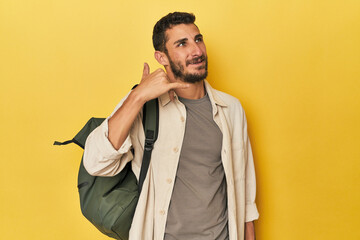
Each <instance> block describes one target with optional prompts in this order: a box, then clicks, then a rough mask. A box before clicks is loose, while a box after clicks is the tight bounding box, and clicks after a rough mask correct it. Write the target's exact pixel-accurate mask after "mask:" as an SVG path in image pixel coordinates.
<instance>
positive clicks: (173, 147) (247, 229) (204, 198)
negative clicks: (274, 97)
mask: <svg viewBox="0 0 360 240" xmlns="http://www.w3.org/2000/svg"><path fill="white" fill-rule="evenodd" d="M194 21H195V16H194V15H192V14H189V13H179V12H175V13H170V14H168V15H167V16H165V17H163V18H162V19H160V20H159V21H158V22H157V23H156V25H155V27H154V32H153V44H154V48H155V58H156V60H157V61H158V62H159V63H160V64H161V65H163V66H164V68H165V71H163V70H162V69H160V68H159V69H157V70H156V71H154V72H152V73H150V70H149V66H148V65H147V64H146V63H145V64H144V70H143V77H142V79H141V82H140V84H139V85H138V86H137V87H136V88H135V89H134V90H132V91H131V92H130V93H129V94H128V96H127V97H126V98H124V99H123V100H122V101H121V102H120V103H119V104H118V106H117V107H116V109H115V111H114V112H113V114H112V115H111V116H110V117H109V118H107V120H105V121H104V123H103V124H102V125H101V126H99V127H98V128H97V129H95V130H94V131H93V132H92V133H91V134H90V135H89V137H88V139H87V141H86V146H85V154H84V166H85V168H86V169H87V171H88V172H89V173H90V174H92V175H99V176H112V175H115V174H117V173H119V172H120V171H121V170H122V169H123V167H124V166H125V165H126V163H128V162H129V161H132V170H133V171H134V173H135V175H136V176H137V178H139V173H140V167H141V161H142V155H143V149H144V146H143V143H144V140H145V139H144V131H143V127H142V111H141V110H142V107H143V105H144V103H145V102H146V101H148V100H151V99H154V98H158V101H159V112H160V113H159V115H160V116H159V118H160V123H159V135H158V140H157V141H156V143H155V145H154V150H153V152H152V157H151V162H150V166H149V170H148V173H147V176H146V179H145V181H144V184H143V188H142V192H141V195H140V199H139V202H138V205H137V208H136V211H135V215H134V218H133V222H132V226H131V230H130V240H152V239H154V240H158V239H165V240H172V239H186V240H191V239H196V240H202V239H204V240H210V239H216V240H220V239H221V240H223V239H230V240H232V239H246V240H250V239H255V232H254V224H253V220H255V219H257V218H258V216H259V214H258V211H257V208H256V204H255V192H256V189H255V184H256V183H255V172H254V163H253V157H252V152H251V146H250V142H249V139H248V135H247V124H246V118H245V114H244V110H243V108H242V107H241V105H240V103H239V101H238V100H237V99H236V98H234V97H232V96H230V95H228V94H225V93H223V92H220V91H217V90H215V89H213V88H212V87H211V86H210V85H209V83H208V82H207V81H206V80H205V78H206V76H207V65H208V64H207V53H206V47H205V43H204V41H203V36H202V35H201V34H200V31H199V29H198V27H197V26H196V25H195V24H194ZM131 149H133V150H134V154H133V153H132V151H131Z"/></svg>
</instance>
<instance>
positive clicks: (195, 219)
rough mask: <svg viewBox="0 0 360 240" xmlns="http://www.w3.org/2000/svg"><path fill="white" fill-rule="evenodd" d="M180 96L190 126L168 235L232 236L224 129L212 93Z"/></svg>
mask: <svg viewBox="0 0 360 240" xmlns="http://www.w3.org/2000/svg"><path fill="white" fill-rule="evenodd" d="M179 100H180V101H181V102H182V103H183V104H184V105H185V107H186V114H187V117H186V128H185V136H184V140H183V145H182V148H181V153H180V160H179V166H178V170H177V173H176V179H175V183H174V184H175V185H174V189H173V193H172V197H171V202H170V207H169V212H168V218H167V222H166V228H165V236H164V239H165V240H174V239H177V240H195V239H196V240H211V239H214V240H215V239H216V240H224V239H228V227H227V222H228V216H227V196H226V179H225V173H224V169H223V165H222V162H221V147H222V133H221V131H220V129H219V127H218V126H217V124H216V123H215V122H214V120H213V116H212V106H211V103H210V99H209V97H208V95H205V96H204V97H203V98H201V99H197V100H190V99H184V98H179Z"/></svg>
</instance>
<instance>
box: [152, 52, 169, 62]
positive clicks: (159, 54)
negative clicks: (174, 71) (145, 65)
mask: <svg viewBox="0 0 360 240" xmlns="http://www.w3.org/2000/svg"><path fill="white" fill-rule="evenodd" d="M154 57H155V59H156V61H158V63H160V64H161V65H163V66H167V65H169V59H168V57H167V56H166V54H165V53H164V52H161V51H155V53H154Z"/></svg>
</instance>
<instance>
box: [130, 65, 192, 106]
mask: <svg viewBox="0 0 360 240" xmlns="http://www.w3.org/2000/svg"><path fill="white" fill-rule="evenodd" d="M189 86H190V85H189V84H188V83H183V82H170V80H169V78H168V76H167V74H166V73H165V71H164V70H163V69H161V68H158V69H157V70H155V71H154V72H152V73H150V67H149V65H148V64H147V63H144V70H143V75H142V78H141V82H140V84H139V85H138V86H137V87H136V88H135V89H134V91H137V92H138V94H139V95H140V96H141V98H142V99H143V100H144V101H145V102H147V101H149V100H151V99H154V98H157V97H159V96H161V95H162V94H164V93H166V92H170V91H171V90H174V89H178V88H188V87H189Z"/></svg>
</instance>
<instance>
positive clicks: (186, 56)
mask: <svg viewBox="0 0 360 240" xmlns="http://www.w3.org/2000/svg"><path fill="white" fill-rule="evenodd" d="M165 34H166V36H167V39H168V40H167V42H166V44H165V47H166V50H167V51H165V54H166V55H167V57H168V59H169V64H170V68H171V71H172V72H173V74H174V76H175V77H176V78H179V79H181V80H182V81H184V82H190V83H195V82H199V81H201V80H204V79H205V78H206V76H207V73H208V72H207V66H208V63H207V54H206V47H205V43H204V41H203V37H202V35H201V34H200V32H199V29H198V28H197V27H196V26H195V25H194V24H179V25H175V26H173V27H172V28H171V29H168V30H167V31H166V33H165Z"/></svg>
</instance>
